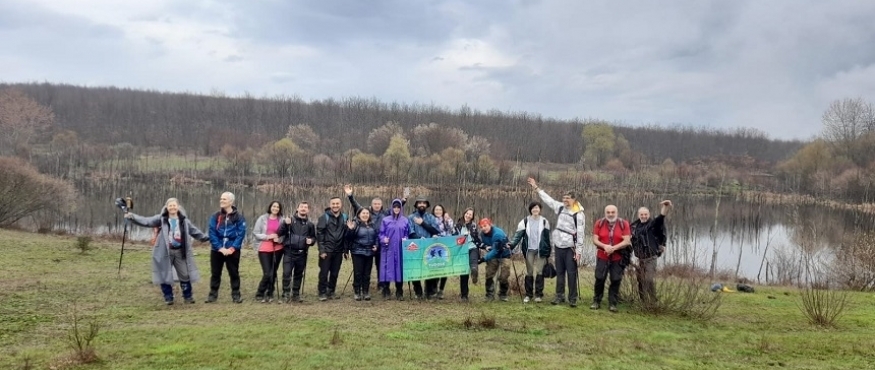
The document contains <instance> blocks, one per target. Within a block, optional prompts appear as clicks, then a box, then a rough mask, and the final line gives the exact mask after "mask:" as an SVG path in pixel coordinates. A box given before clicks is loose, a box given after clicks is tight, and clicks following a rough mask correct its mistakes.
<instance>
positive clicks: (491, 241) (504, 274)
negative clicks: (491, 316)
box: [477, 218, 511, 302]
mask: <svg viewBox="0 0 875 370" xmlns="http://www.w3.org/2000/svg"><path fill="white" fill-rule="evenodd" d="M477 226H478V227H479V228H480V242H481V243H483V245H484V246H486V251H487V252H486V256H485V257H483V258H481V259H480V261H479V262H480V263H483V262H486V300H487V301H491V300H493V299H495V281H494V279H495V276H496V274H497V275H498V297H499V299H501V300H502V301H504V302H507V291H508V290H509V289H510V284H508V281H507V278H508V277H509V276H510V267H508V265H507V264H506V263H504V259H505V258H510V254H511V250H510V248H509V247H508V240H507V234H505V232H504V230H502V229H501V228H499V227H497V226H494V225H492V221H491V220H490V219H488V218H483V219H480V222H478V223H477ZM499 271H500V272H499Z"/></svg>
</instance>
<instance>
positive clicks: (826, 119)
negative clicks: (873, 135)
mask: <svg viewBox="0 0 875 370" xmlns="http://www.w3.org/2000/svg"><path fill="white" fill-rule="evenodd" d="M821 120H822V121H823V137H824V138H825V139H826V140H827V141H829V142H830V143H832V145H833V150H834V151H835V153H836V154H838V155H844V156H846V157H848V158H850V159H851V160H852V161H854V163H856V164H857V165H865V164H866V163H860V161H864V162H865V160H866V159H867V158H861V157H860V156H859V155H857V154H858V152H859V151H857V150H856V149H857V145H855V144H856V142H857V139H859V138H860V137H862V136H863V135H865V134H866V133H868V132H869V131H872V130H873V128H875V127H873V126H875V115H873V110H872V105H871V104H869V103H868V102H866V101H864V100H863V98H856V99H851V98H845V99H843V100H836V101H834V102H832V104H830V105H829V108H828V109H827V110H826V112H823V117H822V118H821Z"/></svg>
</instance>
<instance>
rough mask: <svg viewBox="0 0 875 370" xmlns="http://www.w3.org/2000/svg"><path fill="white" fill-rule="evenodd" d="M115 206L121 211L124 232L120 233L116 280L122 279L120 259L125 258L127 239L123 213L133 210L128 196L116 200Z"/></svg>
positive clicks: (132, 202)
mask: <svg viewBox="0 0 875 370" xmlns="http://www.w3.org/2000/svg"><path fill="white" fill-rule="evenodd" d="M115 206H116V207H118V208H119V209H121V211H122V217H123V218H124V219H125V226H124V231H123V232H122V248H121V251H120V252H119V256H118V278H119V279H121V277H122V258H123V257H124V256H125V240H127V238H128V221H129V220H128V219H127V218H126V217H124V214H125V213H128V211H130V210H132V209H134V201H133V199H131V197H130V196H127V197H125V198H116V200H115Z"/></svg>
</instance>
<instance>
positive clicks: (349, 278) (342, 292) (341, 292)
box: [340, 267, 355, 297]
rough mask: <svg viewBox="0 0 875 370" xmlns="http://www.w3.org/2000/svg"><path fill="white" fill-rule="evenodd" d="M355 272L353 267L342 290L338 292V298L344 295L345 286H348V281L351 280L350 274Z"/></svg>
mask: <svg viewBox="0 0 875 370" xmlns="http://www.w3.org/2000/svg"><path fill="white" fill-rule="evenodd" d="M353 272H355V267H353V271H350V272H349V277H348V278H347V279H346V284H343V290H341V291H340V296H341V297H343V294H344V293H346V286H347V285H349V281H350V280H352V273H353Z"/></svg>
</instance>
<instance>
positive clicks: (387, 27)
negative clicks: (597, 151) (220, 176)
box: [0, 0, 875, 139]
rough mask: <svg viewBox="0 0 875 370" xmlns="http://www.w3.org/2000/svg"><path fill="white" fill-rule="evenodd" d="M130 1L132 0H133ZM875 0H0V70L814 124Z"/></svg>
mask: <svg viewBox="0 0 875 370" xmlns="http://www.w3.org/2000/svg"><path fill="white" fill-rule="evenodd" d="M122 4H123V5H122ZM873 19H875V1H857V0H850V1H820V0H811V1H802V0H787V1H778V0H769V1H706V0H681V1H671V2H658V1H652V0H629V1H609V0H602V1H575V0H568V1H564V0H563V1H558V0H557V1H538V0H482V1H468V2H465V1H412V0H394V1H379V0H378V1H353V0H349V1H335V0H324V1H292V0H264V1H195V0H191V1H189V0H186V1H178V0H159V1H145V0H143V1H124V2H122V1H117V0H82V1H73V0H69V1H66V0H65V1H61V0H3V1H0V40H2V42H0V45H2V47H0V81H2V82H29V81H50V82H64V83H72V84H78V85H90V86H92V85H115V86H125V87H134V88H148V89H157V90H169V91H190V92H198V93H207V94H208V93H210V92H211V91H223V92H225V93H227V94H240V93H243V92H247V91H248V92H250V93H252V94H254V95H256V96H261V95H271V96H272V95H276V94H286V95H298V96H300V97H302V98H304V99H323V98H328V97H335V98H340V97H346V96H362V97H376V98H378V99H380V100H383V101H399V102H409V103H413V102H420V103H435V104H438V105H442V106H449V107H452V108H457V107H460V106H461V105H463V104H468V105H469V106H471V107H473V108H477V109H483V110H487V109H499V110H503V111H508V110H511V111H520V110H525V111H531V112H537V113H540V114H542V115H544V116H548V117H556V118H562V119H570V118H574V117H579V118H600V119H607V120H611V121H618V122H624V123H627V124H632V125H637V124H648V123H656V124H663V125H669V124H675V123H680V124H685V125H694V126H712V127H721V128H729V127H738V126H744V127H755V128H759V129H761V130H763V131H765V132H767V133H768V134H770V135H771V136H773V137H779V138H802V139H804V138H809V137H811V136H812V135H815V134H817V133H818V132H819V130H820V116H821V114H822V112H823V110H824V109H825V108H826V107H827V106H828V105H829V103H830V102H831V101H833V100H835V99H841V98H844V97H863V98H865V99H867V100H869V101H873V102H875V21H873Z"/></svg>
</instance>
